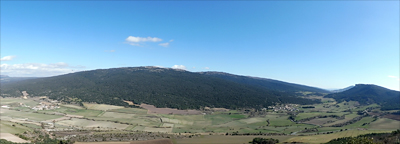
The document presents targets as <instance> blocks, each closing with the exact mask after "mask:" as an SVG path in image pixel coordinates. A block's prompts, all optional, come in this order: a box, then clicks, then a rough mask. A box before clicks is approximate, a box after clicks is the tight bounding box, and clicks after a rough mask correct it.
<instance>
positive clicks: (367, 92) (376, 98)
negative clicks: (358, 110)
mask: <svg viewBox="0 0 400 144" xmlns="http://www.w3.org/2000/svg"><path fill="white" fill-rule="evenodd" d="M346 89H347V90H345V91H342V92H338V93H332V94H328V95H326V96H325V97H327V98H334V99H335V100H336V101H339V102H340V101H358V102H359V103H360V104H372V103H377V104H380V105H381V109H382V110H395V109H400V92H399V91H394V90H390V89H387V88H384V87H380V86H377V85H372V84H356V85H355V86H354V87H351V88H349V89H348V88H346Z"/></svg>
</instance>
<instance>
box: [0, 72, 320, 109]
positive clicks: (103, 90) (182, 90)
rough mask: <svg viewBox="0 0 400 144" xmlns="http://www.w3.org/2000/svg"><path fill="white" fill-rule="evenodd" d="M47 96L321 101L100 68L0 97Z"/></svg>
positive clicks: (166, 101) (174, 101)
mask: <svg viewBox="0 0 400 144" xmlns="http://www.w3.org/2000/svg"><path fill="white" fill-rule="evenodd" d="M22 91H27V93H29V94H30V96H48V97H49V98H51V99H55V100H60V101H64V102H71V103H80V102H95V103H104V104H113V105H123V106H127V103H125V102H123V100H127V101H132V102H134V103H138V104H139V103H146V104H152V105H155V106H156V107H169V108H178V109H189V108H190V109H192V108H194V109H198V108H201V107H205V106H208V107H223V108H231V109H235V108H244V107H252V108H261V107H267V106H270V105H274V104H276V103H296V104H313V103H318V102H319V101H318V100H310V99H304V98H300V97H295V96H293V95H291V94H290V93H286V92H282V91H276V90H270V89H265V88H262V87H256V86H252V85H247V84H242V83H236V82H232V81H228V80H224V79H221V78H217V77H213V76H208V75H204V74H200V73H194V72H189V71H185V70H179V69H170V68H159V67H126V68H112V69H98V70H91V71H83V72H76V73H71V74H66V75H60V76H54V77H47V78H37V79H31V80H25V81H20V82H15V83H10V84H7V85H3V86H2V95H9V96H20V95H22V94H21V92H22Z"/></svg>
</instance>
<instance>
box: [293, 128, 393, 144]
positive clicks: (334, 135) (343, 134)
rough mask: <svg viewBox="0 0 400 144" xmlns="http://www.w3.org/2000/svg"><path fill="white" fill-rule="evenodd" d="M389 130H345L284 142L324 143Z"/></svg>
mask: <svg viewBox="0 0 400 144" xmlns="http://www.w3.org/2000/svg"><path fill="white" fill-rule="evenodd" d="M385 132H390V131H387V130H386V131H385V130H347V131H342V132H336V133H332V134H322V135H312V136H297V137H293V138H290V139H288V140H286V142H305V143H325V142H328V141H330V140H332V139H336V138H340V137H350V136H358V135H362V134H368V133H385Z"/></svg>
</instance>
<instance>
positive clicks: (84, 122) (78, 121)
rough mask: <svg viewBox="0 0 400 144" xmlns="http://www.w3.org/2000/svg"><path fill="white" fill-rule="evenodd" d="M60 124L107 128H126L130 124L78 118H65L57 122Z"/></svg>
mask: <svg viewBox="0 0 400 144" xmlns="http://www.w3.org/2000/svg"><path fill="white" fill-rule="evenodd" d="M56 124H59V125H66V126H78V127H87V128H97V127H101V128H106V129H114V128H116V129H125V128H127V127H128V126H129V125H125V124H119V123H113V122H106V121H91V120H86V119H77V118H72V119H71V120H63V121H59V122H56Z"/></svg>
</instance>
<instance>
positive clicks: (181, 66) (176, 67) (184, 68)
mask: <svg viewBox="0 0 400 144" xmlns="http://www.w3.org/2000/svg"><path fill="white" fill-rule="evenodd" d="M171 68H173V69H182V70H186V66H184V65H174V66H172V67H171Z"/></svg>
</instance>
